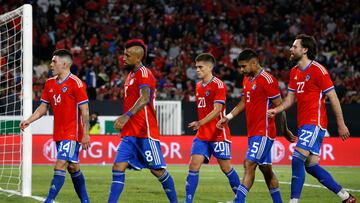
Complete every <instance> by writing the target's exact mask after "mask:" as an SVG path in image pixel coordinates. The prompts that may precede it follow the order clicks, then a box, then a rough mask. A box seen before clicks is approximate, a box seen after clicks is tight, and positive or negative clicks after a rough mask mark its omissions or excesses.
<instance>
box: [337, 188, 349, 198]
mask: <svg viewBox="0 0 360 203" xmlns="http://www.w3.org/2000/svg"><path fill="white" fill-rule="evenodd" d="M337 195H338V196H339V197H340V198H341V200H346V199H348V198H349V197H350V194H349V193H348V192H347V191H345V190H344V189H341V190H340V192H338V193H337Z"/></svg>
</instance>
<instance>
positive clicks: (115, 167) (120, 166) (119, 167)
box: [112, 162, 127, 172]
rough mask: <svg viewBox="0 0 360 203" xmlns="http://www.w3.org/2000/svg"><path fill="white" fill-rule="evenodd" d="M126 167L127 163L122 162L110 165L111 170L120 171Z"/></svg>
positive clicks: (123, 170)
mask: <svg viewBox="0 0 360 203" xmlns="http://www.w3.org/2000/svg"><path fill="white" fill-rule="evenodd" d="M126 168H127V165H126V164H124V163H122V162H120V163H114V165H113V167H112V169H113V170H116V171H121V172H125V170H126Z"/></svg>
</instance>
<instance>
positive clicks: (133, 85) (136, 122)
mask: <svg viewBox="0 0 360 203" xmlns="http://www.w3.org/2000/svg"><path fill="white" fill-rule="evenodd" d="M145 86H148V87H149V88H150V103H149V104H147V105H146V106H145V107H144V108H143V109H141V110H140V111H138V112H137V113H136V114H134V115H133V116H132V117H131V118H130V119H129V120H128V122H127V123H126V124H125V126H124V127H123V128H122V129H121V136H135V137H139V138H150V139H154V140H158V139H159V136H160V132H159V128H158V124H157V121H156V113H155V103H154V102H155V91H156V89H155V88H156V80H155V77H154V76H153V74H152V73H151V71H150V70H149V69H147V68H146V67H145V66H141V67H140V68H139V69H138V70H137V71H135V72H130V73H129V74H128V75H127V77H126V81H125V84H124V88H125V96H124V111H123V112H124V113H125V112H127V111H129V110H130V109H131V108H132V107H133V106H134V104H135V102H136V101H137V100H138V99H139V97H140V89H141V88H143V87H145Z"/></svg>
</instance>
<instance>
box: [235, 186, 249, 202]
mask: <svg viewBox="0 0 360 203" xmlns="http://www.w3.org/2000/svg"><path fill="white" fill-rule="evenodd" d="M248 192H249V188H247V187H246V186H245V185H243V184H241V185H239V187H238V190H237V192H236V195H235V199H234V203H245V198H246V195H247V193H248Z"/></svg>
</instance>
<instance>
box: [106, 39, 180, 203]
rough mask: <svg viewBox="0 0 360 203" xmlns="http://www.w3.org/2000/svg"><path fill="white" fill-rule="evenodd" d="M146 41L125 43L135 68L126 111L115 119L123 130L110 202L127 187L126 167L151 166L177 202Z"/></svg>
mask: <svg viewBox="0 0 360 203" xmlns="http://www.w3.org/2000/svg"><path fill="white" fill-rule="evenodd" d="M145 54H146V45H145V44H144V42H143V41H142V40H140V39H132V40H129V41H127V42H126V44H125V56H124V63H125V65H126V66H127V67H128V68H130V69H131V70H132V71H131V72H130V73H129V74H128V76H127V77H126V81H125V84H124V89H125V90H124V91H125V93H124V94H125V95H124V112H125V113H124V114H122V115H121V116H119V117H118V118H117V119H116V120H115V122H114V128H115V129H118V130H120V133H121V137H122V140H121V143H120V145H119V148H118V150H117V154H116V157H115V160H114V165H113V170H112V183H111V188H110V194H109V199H108V202H111V203H113V202H117V201H118V199H119V197H120V194H121V192H122V190H123V188H124V182H125V170H126V168H130V169H135V170H140V169H142V168H149V169H150V171H151V173H152V174H153V175H154V176H156V177H157V178H158V180H159V182H160V183H161V184H162V186H163V188H164V191H165V193H166V195H167V197H168V199H169V201H170V202H171V203H175V202H177V197H176V191H175V186H174V181H173V179H172V177H171V175H170V174H169V173H168V171H167V170H166V169H165V168H166V165H165V161H164V157H163V155H162V152H161V147H160V141H159V136H160V132H159V128H158V124H157V121H156V114H155V107H154V105H155V104H154V100H155V90H156V89H155V88H156V80H155V78H154V76H153V74H152V73H151V71H150V70H149V69H148V68H146V67H145V66H144V65H143V64H142V60H143V59H144V57H145Z"/></svg>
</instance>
